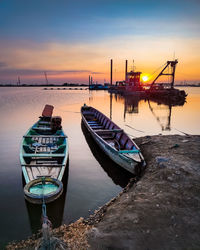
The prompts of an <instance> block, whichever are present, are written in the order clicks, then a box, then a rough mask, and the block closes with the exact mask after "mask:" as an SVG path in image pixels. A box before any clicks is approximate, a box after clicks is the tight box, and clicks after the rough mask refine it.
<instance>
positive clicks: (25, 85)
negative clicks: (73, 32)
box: [0, 83, 200, 88]
mask: <svg viewBox="0 0 200 250" xmlns="http://www.w3.org/2000/svg"><path fill="white" fill-rule="evenodd" d="M0 87H20V88H21V87H59V88H61V87H65V88H66V87H89V85H88V84H78V83H77V84H73V83H72V84H68V85H59V84H49V85H47V84H38V85H35V84H30V85H29V84H22V85H15V84H2V85H0ZM174 87H200V84H199V85H195V84H187V85H181V84H177V85H174Z"/></svg>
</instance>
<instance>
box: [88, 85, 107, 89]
mask: <svg viewBox="0 0 200 250" xmlns="http://www.w3.org/2000/svg"><path fill="white" fill-rule="evenodd" d="M89 90H108V86H107V85H102V84H90V85H89Z"/></svg>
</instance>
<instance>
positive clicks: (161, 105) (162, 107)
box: [110, 94, 185, 131]
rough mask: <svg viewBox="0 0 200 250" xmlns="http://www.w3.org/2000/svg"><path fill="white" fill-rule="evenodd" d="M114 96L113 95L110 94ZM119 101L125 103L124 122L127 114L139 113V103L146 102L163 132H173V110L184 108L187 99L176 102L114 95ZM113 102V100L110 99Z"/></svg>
mask: <svg viewBox="0 0 200 250" xmlns="http://www.w3.org/2000/svg"><path fill="white" fill-rule="evenodd" d="M110 95H113V94H110ZM114 95H115V99H116V100H117V101H121V102H122V101H124V120H125V119H126V114H132V113H139V102H140V101H145V102H147V103H148V107H149V109H150V111H151V113H152V114H153V116H154V117H155V119H156V120H157V122H158V123H159V125H160V127H161V129H162V131H170V130H171V115H172V108H173V107H175V106H183V105H184V104H185V98H180V99H176V100H170V99H160V98H159V99H158V98H155V97H149V98H143V97H142V98H140V97H139V96H134V95H133V96H125V95H124V96H122V95H120V94H114ZM110 100H111V101H112V98H111V99H110Z"/></svg>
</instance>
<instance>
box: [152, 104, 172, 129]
mask: <svg viewBox="0 0 200 250" xmlns="http://www.w3.org/2000/svg"><path fill="white" fill-rule="evenodd" d="M148 104H149V109H150V110H151V112H152V114H153V116H154V117H155V118H156V120H157V121H158V123H159V125H160V127H161V129H162V131H170V130H171V113H172V105H168V106H167V105H162V106H161V105H157V106H156V107H153V105H152V102H151V101H150V100H148ZM159 113H160V115H159ZM163 113H166V114H165V115H163Z"/></svg>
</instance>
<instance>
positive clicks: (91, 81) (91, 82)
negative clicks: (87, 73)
mask: <svg viewBox="0 0 200 250" xmlns="http://www.w3.org/2000/svg"><path fill="white" fill-rule="evenodd" d="M90 84H93V79H92V76H91V80H90Z"/></svg>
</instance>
